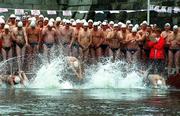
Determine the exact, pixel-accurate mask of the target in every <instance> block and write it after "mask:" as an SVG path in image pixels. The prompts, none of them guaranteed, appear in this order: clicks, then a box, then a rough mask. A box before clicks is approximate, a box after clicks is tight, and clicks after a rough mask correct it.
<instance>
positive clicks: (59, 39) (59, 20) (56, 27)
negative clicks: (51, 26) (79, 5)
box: [55, 17, 62, 44]
mask: <svg viewBox="0 0 180 116" xmlns="http://www.w3.org/2000/svg"><path fill="white" fill-rule="evenodd" d="M55 29H56V32H57V40H58V44H59V43H60V41H61V38H62V37H61V29H62V25H61V18H60V17H57V18H56V23H55Z"/></svg>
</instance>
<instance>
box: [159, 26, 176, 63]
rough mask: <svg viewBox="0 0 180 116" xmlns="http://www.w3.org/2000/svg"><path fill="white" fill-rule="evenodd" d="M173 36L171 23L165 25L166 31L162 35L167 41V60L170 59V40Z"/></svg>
mask: <svg viewBox="0 0 180 116" xmlns="http://www.w3.org/2000/svg"><path fill="white" fill-rule="evenodd" d="M172 34H173V31H171V25H170V24H169V23H166V24H165V25H164V31H163V32H162V33H161V36H162V37H163V38H164V39H165V42H166V43H165V48H164V49H165V54H166V60H167V59H168V50H169V44H170V43H169V40H170V39H171V37H172V36H171V35H172Z"/></svg>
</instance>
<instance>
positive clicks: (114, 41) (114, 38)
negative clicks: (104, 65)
mask: <svg viewBox="0 0 180 116" xmlns="http://www.w3.org/2000/svg"><path fill="white" fill-rule="evenodd" d="M107 41H108V45H109V48H110V49H109V55H110V56H112V57H113V62H114V61H115V59H116V58H119V55H120V54H119V52H120V51H119V48H120V44H121V42H120V41H121V38H120V32H119V31H118V24H114V28H113V30H112V31H110V32H109V33H108V34H107Z"/></svg>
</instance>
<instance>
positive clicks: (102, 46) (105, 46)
mask: <svg viewBox="0 0 180 116" xmlns="http://www.w3.org/2000/svg"><path fill="white" fill-rule="evenodd" d="M100 47H101V48H102V49H103V50H106V49H107V47H108V45H105V44H102V45H100Z"/></svg>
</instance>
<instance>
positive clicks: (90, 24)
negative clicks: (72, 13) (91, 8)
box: [88, 19, 93, 30]
mask: <svg viewBox="0 0 180 116" xmlns="http://www.w3.org/2000/svg"><path fill="white" fill-rule="evenodd" d="M88 27H89V29H90V30H92V29H93V20H92V19H89V20H88Z"/></svg>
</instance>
